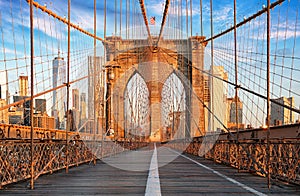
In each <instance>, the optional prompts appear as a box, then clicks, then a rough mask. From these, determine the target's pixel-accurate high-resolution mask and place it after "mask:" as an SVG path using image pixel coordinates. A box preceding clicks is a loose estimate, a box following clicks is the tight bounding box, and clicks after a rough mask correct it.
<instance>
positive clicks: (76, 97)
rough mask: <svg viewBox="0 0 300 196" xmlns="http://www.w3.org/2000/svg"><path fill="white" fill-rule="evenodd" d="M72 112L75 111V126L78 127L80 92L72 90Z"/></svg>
mask: <svg viewBox="0 0 300 196" xmlns="http://www.w3.org/2000/svg"><path fill="white" fill-rule="evenodd" d="M72 111H73V118H74V125H75V127H78V124H79V118H80V114H79V90H78V89H72Z"/></svg>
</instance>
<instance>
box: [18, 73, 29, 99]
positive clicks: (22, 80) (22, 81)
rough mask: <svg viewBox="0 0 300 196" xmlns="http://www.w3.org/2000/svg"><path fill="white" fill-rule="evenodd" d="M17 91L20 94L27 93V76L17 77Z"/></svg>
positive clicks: (25, 94) (24, 94)
mask: <svg viewBox="0 0 300 196" xmlns="http://www.w3.org/2000/svg"><path fill="white" fill-rule="evenodd" d="M19 91H20V93H19V94H20V96H27V94H28V76H20V77H19Z"/></svg>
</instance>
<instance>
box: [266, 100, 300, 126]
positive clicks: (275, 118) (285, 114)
mask: <svg viewBox="0 0 300 196" xmlns="http://www.w3.org/2000/svg"><path fill="white" fill-rule="evenodd" d="M272 100H274V101H276V102H279V103H281V104H283V105H286V106H289V107H292V108H294V107H295V99H294V97H289V98H286V97H281V98H278V99H272ZM294 122H295V113H294V112H292V111H291V110H289V109H288V108H285V107H283V106H281V105H278V104H276V103H274V102H271V122H270V124H271V125H281V124H284V125H285V124H291V123H294Z"/></svg>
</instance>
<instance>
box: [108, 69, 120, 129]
mask: <svg viewBox="0 0 300 196" xmlns="http://www.w3.org/2000/svg"><path fill="white" fill-rule="evenodd" d="M120 67H121V66H119V65H107V66H105V68H106V70H107V91H106V130H109V131H107V133H108V134H109V133H110V132H112V131H113V119H112V115H111V113H112V112H111V108H112V107H111V105H112V94H113V93H112V90H113V83H114V80H115V68H120ZM114 132H115V131H114Z"/></svg>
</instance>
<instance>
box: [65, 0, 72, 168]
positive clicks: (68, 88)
mask: <svg viewBox="0 0 300 196" xmlns="http://www.w3.org/2000/svg"><path fill="white" fill-rule="evenodd" d="M70 16H71V0H68V56H67V109H66V112H67V129H66V173H68V172H69V159H68V158H69V146H68V143H69V142H68V139H69V138H68V134H69V130H70V127H71V124H70V123H71V122H70V112H69V99H70V41H71V39H70V32H71V26H70V24H71V21H70Z"/></svg>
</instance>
